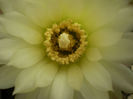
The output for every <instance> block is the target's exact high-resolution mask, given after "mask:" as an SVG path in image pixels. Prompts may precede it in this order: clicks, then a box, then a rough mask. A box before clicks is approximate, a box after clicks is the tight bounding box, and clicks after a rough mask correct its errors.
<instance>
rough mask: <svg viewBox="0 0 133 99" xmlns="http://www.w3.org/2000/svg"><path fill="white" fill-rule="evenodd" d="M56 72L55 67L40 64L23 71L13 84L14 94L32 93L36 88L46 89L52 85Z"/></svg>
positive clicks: (43, 63)
mask: <svg viewBox="0 0 133 99" xmlns="http://www.w3.org/2000/svg"><path fill="white" fill-rule="evenodd" d="M56 72H57V66H55V65H52V64H47V63H45V62H40V63H39V64H37V65H35V66H34V67H30V68H28V69H25V70H23V71H22V72H21V73H20V75H18V77H17V79H16V83H15V91H14V94H16V93H26V92H30V91H33V90H34V89H36V88H37V87H46V86H48V85H50V84H51V83H52V80H53V79H54V76H55V75H56Z"/></svg>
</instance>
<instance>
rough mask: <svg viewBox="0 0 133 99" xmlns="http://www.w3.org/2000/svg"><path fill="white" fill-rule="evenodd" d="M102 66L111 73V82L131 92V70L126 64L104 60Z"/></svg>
mask: <svg viewBox="0 0 133 99" xmlns="http://www.w3.org/2000/svg"><path fill="white" fill-rule="evenodd" d="M103 64H104V67H105V68H106V69H107V70H108V71H109V73H110V74H111V77H112V80H113V83H114V84H115V86H117V87H118V88H119V90H123V91H125V92H133V72H132V71H131V70H130V69H129V68H128V67H126V66H124V65H122V64H117V63H110V62H109V63H107V62H104V63H103Z"/></svg>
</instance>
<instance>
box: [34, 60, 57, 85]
mask: <svg viewBox="0 0 133 99" xmlns="http://www.w3.org/2000/svg"><path fill="white" fill-rule="evenodd" d="M37 69H38V71H37ZM37 69H35V70H36V71H37V74H36V86H38V87H45V86H48V85H49V84H51V82H52V81H53V79H54V77H55V75H56V73H57V71H58V66H56V65H55V64H51V63H45V62H42V63H40V64H39V67H37Z"/></svg>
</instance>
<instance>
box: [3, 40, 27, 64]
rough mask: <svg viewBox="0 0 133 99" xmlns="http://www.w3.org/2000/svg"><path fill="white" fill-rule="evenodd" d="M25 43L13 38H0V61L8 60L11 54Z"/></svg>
mask: <svg viewBox="0 0 133 99" xmlns="http://www.w3.org/2000/svg"><path fill="white" fill-rule="evenodd" d="M24 47H27V44H26V43H24V42H23V41H21V40H18V39H15V38H5V39H0V61H3V62H8V61H9V59H10V58H11V57H12V55H13V54H14V53H15V52H16V51H17V50H19V49H21V48H24Z"/></svg>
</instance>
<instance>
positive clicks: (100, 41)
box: [89, 29, 123, 46]
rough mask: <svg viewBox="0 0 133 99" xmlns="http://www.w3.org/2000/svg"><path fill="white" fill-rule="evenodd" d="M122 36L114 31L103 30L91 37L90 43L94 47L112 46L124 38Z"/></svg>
mask: <svg viewBox="0 0 133 99" xmlns="http://www.w3.org/2000/svg"><path fill="white" fill-rule="evenodd" d="M122 34H123V33H122V32H119V31H116V30H113V29H101V30H98V31H97V32H95V33H92V34H91V35H90V37H89V42H90V44H91V45H92V46H111V45H113V44H115V43H117V42H118V41H119V40H120V39H121V38H122Z"/></svg>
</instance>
